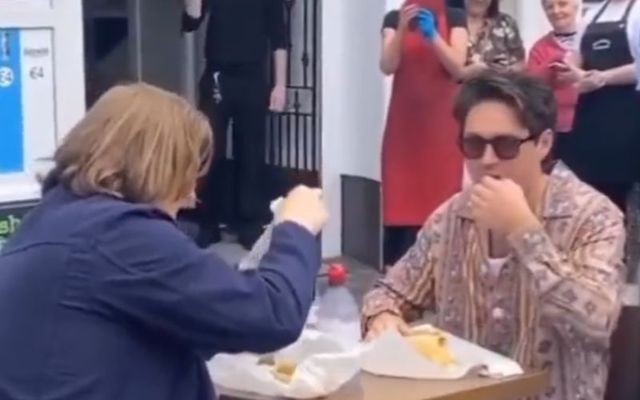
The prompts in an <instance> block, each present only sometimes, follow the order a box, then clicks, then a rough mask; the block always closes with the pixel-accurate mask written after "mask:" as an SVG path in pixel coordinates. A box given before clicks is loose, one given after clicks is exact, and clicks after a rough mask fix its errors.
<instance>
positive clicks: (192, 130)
mask: <svg viewBox="0 0 640 400" xmlns="http://www.w3.org/2000/svg"><path fill="white" fill-rule="evenodd" d="M212 141H213V139H212V132H211V128H210V126H209V123H208V121H207V119H206V117H205V116H204V115H202V114H201V113H200V112H199V111H198V110H196V109H195V108H193V107H192V106H191V105H190V104H189V103H188V102H187V101H186V100H185V99H183V98H181V97H180V96H178V95H175V94H173V93H170V92H167V91H165V90H162V89H160V88H157V87H154V86H151V85H148V84H144V83H134V84H128V85H118V86H114V87H113V88H111V89H110V90H108V91H107V92H106V93H105V94H104V95H102V96H101V97H100V98H99V99H98V101H97V102H96V103H95V105H94V106H93V107H92V108H91V109H90V110H89V111H88V112H87V114H86V115H85V117H84V118H83V119H82V120H81V121H80V122H79V123H78V124H77V125H76V126H75V127H74V128H73V129H72V130H71V131H70V132H69V134H68V135H67V136H66V138H65V139H64V142H63V143H62V145H61V146H60V147H59V148H58V149H57V151H56V153H55V156H54V161H55V167H54V169H53V170H52V171H51V173H50V174H49V176H48V177H47V179H46V181H45V183H44V189H43V190H44V191H46V190H47V189H48V188H50V187H51V186H54V185H56V184H62V185H65V186H67V187H68V188H70V189H71V190H72V191H73V192H75V193H76V194H78V195H81V196H84V195H91V194H96V193H105V194H110V195H114V196H117V197H120V198H123V199H125V200H127V201H132V202H138V203H163V202H175V201H181V200H183V199H185V198H187V197H188V196H189V195H190V193H191V191H192V190H193V189H194V186H195V183H196V181H197V179H198V177H199V176H201V175H202V174H204V173H205V172H206V170H207V169H208V168H209V163H210V158H211V154H212V145H213V143H212Z"/></svg>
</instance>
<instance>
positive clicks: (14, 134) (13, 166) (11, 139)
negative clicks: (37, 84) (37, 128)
mask: <svg viewBox="0 0 640 400" xmlns="http://www.w3.org/2000/svg"><path fill="white" fill-rule="evenodd" d="M20 49H21V46H20V31H19V30H18V29H0V174H2V173H12V172H22V171H24V141H23V116H22V82H21V75H22V70H21V69H20V64H21V62H20V58H21V54H20V51H21V50H20Z"/></svg>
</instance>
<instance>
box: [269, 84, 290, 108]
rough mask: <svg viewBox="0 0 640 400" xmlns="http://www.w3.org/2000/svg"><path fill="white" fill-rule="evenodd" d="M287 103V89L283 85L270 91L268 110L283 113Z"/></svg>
mask: <svg viewBox="0 0 640 400" xmlns="http://www.w3.org/2000/svg"><path fill="white" fill-rule="evenodd" d="M286 103H287V88H286V87H284V86H283V85H276V86H274V87H273V89H272V90H271V98H270V100H269V110H270V111H273V112H283V111H284V107H285V105H286Z"/></svg>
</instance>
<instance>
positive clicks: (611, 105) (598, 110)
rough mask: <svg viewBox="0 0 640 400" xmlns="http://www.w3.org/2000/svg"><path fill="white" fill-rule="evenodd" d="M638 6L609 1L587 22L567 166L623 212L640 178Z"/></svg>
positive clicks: (631, 0) (575, 73)
mask: <svg viewBox="0 0 640 400" xmlns="http://www.w3.org/2000/svg"><path fill="white" fill-rule="evenodd" d="M635 6H636V0H608V1H607V2H606V3H604V5H602V6H601V7H599V8H596V9H595V10H594V12H593V13H590V14H591V15H589V14H587V15H586V17H585V22H586V24H587V25H586V27H585V29H584V33H583V35H582V39H581V40H580V44H579V46H580V54H579V56H578V57H577V58H578V59H579V64H578V65H580V69H578V68H576V67H571V71H570V72H567V74H570V75H573V76H574V78H575V79H576V80H577V83H578V88H579V89H580V92H581V94H580V96H579V98H578V104H577V107H576V114H575V119H574V130H573V134H572V135H571V138H570V140H569V143H568V144H567V148H566V149H565V150H566V157H565V161H566V163H567V164H568V165H569V167H571V168H572V169H573V170H574V172H576V173H577V174H578V176H579V177H580V178H582V179H583V180H584V181H586V182H587V183H589V184H591V185H592V186H594V187H595V188H596V189H598V190H599V191H600V192H602V193H604V194H605V195H607V196H608V197H609V198H610V199H611V200H612V201H613V202H614V203H616V204H617V205H618V207H620V209H622V210H625V209H626V200H627V196H628V195H629V193H630V190H631V188H632V186H633V183H634V182H636V181H637V180H638V176H639V174H640V157H638V153H639V152H640V101H639V99H638V95H637V93H636V91H635V76H634V68H633V58H632V56H631V51H630V46H629V40H628V29H627V21H628V17H629V14H630V12H631V11H632V9H633V7H635Z"/></svg>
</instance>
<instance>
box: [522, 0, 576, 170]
mask: <svg viewBox="0 0 640 400" xmlns="http://www.w3.org/2000/svg"><path fill="white" fill-rule="evenodd" d="M542 7H543V8H544V11H545V14H546V15H547V19H548V20H549V23H550V24H551V27H552V30H551V32H549V33H547V34H546V35H544V36H542V37H541V38H540V39H538V41H537V42H536V43H535V44H534V45H533V46H532V47H531V50H530V51H529V58H528V62H527V69H528V71H529V72H531V73H533V74H534V75H537V76H539V77H540V78H542V79H543V80H544V81H545V82H547V84H549V86H551V87H552V88H553V90H554V94H555V97H556V102H557V105H558V123H557V125H556V132H557V133H558V134H557V135H556V143H555V156H556V157H557V158H559V159H563V158H564V154H565V152H566V150H565V148H566V146H567V138H568V136H567V135H568V134H569V132H570V131H571V127H572V126H573V116H574V113H575V108H576V103H577V101H578V90H577V89H576V87H575V85H573V84H572V83H571V82H566V81H562V80H560V79H558V76H559V75H561V74H562V73H563V72H566V71H568V70H569V65H568V64H567V62H566V59H567V58H568V57H569V56H570V54H571V51H572V50H573V49H574V48H575V41H576V39H577V24H578V11H579V10H580V0H542Z"/></svg>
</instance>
